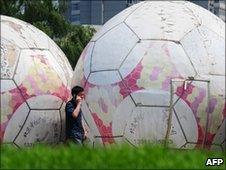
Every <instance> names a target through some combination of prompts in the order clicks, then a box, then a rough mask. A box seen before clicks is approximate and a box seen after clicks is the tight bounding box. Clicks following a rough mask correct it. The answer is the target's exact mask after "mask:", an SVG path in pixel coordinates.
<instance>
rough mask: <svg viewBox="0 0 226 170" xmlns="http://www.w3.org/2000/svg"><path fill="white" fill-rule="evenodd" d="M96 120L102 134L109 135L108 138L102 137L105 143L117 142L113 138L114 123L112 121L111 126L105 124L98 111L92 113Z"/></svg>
mask: <svg viewBox="0 0 226 170" xmlns="http://www.w3.org/2000/svg"><path fill="white" fill-rule="evenodd" d="M92 116H93V119H94V122H95V123H96V125H97V128H98V130H99V132H100V135H101V136H107V138H101V139H102V142H103V144H104V145H105V144H111V143H115V140H114V138H113V134H112V123H110V125H109V126H105V125H104V124H103V121H102V120H101V119H100V118H99V117H98V115H97V114H96V113H92Z"/></svg>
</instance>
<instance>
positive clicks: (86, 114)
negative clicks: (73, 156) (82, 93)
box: [81, 101, 100, 140]
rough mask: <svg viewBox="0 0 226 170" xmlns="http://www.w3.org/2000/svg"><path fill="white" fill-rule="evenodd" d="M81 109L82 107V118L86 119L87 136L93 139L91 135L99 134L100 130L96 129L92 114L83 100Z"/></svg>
mask: <svg viewBox="0 0 226 170" xmlns="http://www.w3.org/2000/svg"><path fill="white" fill-rule="evenodd" d="M81 109H82V113H83V116H84V119H85V120H86V122H87V125H88V126H89V137H91V139H92V140H94V139H93V137H94V136H100V132H99V130H98V129H97V125H96V123H95V122H94V120H93V116H92V115H91V113H90V110H89V108H88V106H87V104H86V102H85V101H83V102H82V107H81Z"/></svg>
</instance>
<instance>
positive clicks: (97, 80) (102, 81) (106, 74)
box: [88, 71, 122, 86]
mask: <svg viewBox="0 0 226 170" xmlns="http://www.w3.org/2000/svg"><path fill="white" fill-rule="evenodd" d="M121 80H122V79H121V77H120V76H119V74H118V71H98V72H93V73H91V74H90V76H89V79H88V81H89V83H91V84H94V85H102V86H103V85H109V84H114V83H117V82H120V81H121Z"/></svg>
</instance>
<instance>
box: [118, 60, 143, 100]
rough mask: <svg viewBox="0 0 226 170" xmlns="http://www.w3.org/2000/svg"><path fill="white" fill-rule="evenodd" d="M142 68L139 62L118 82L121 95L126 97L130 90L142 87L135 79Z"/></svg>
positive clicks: (133, 90) (138, 76) (138, 77)
mask: <svg viewBox="0 0 226 170" xmlns="http://www.w3.org/2000/svg"><path fill="white" fill-rule="evenodd" d="M142 69H143V66H142V64H141V62H140V63H138V64H137V66H136V67H135V68H134V69H133V71H132V72H131V73H130V74H129V75H127V76H126V77H125V78H124V79H123V81H121V82H120V83H119V87H120V94H121V95H122V96H123V98H125V97H127V96H128V95H129V94H130V93H132V92H135V91H137V90H141V89H143V88H141V87H138V85H137V80H138V79H140V75H141V70H142Z"/></svg>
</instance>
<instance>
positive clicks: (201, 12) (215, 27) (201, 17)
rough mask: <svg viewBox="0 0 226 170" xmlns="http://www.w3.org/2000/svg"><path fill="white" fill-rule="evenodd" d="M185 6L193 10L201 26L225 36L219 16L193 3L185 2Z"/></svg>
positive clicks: (223, 25) (223, 24) (223, 26)
mask: <svg viewBox="0 0 226 170" xmlns="http://www.w3.org/2000/svg"><path fill="white" fill-rule="evenodd" d="M185 6H187V7H188V8H189V10H191V11H192V12H193V15H194V16H195V17H196V19H197V20H198V21H199V23H200V24H201V25H202V26H206V27H207V28H209V29H210V30H212V31H215V32H216V33H218V34H219V35H220V36H222V37H225V23H224V22H223V21H222V20H221V19H220V18H219V17H217V16H216V15H215V14H213V13H211V12H209V11H208V10H206V9H204V8H202V7H200V6H199V5H196V4H194V3H190V2H187V3H186V4H185Z"/></svg>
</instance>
